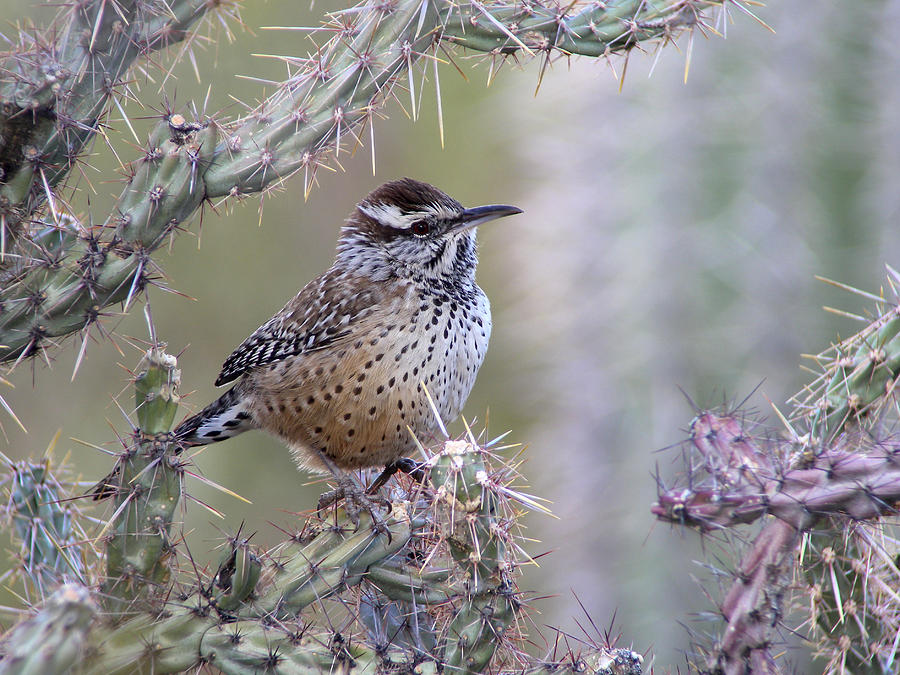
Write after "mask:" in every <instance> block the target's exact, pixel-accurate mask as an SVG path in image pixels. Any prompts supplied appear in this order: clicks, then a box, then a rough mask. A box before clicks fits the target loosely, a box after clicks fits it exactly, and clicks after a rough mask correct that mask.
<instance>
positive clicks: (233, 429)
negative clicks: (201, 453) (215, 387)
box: [175, 388, 254, 445]
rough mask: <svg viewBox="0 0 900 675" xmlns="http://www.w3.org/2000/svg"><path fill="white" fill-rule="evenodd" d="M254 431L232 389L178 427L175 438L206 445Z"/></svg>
mask: <svg viewBox="0 0 900 675" xmlns="http://www.w3.org/2000/svg"><path fill="white" fill-rule="evenodd" d="M253 428H254V427H253V419H252V417H251V416H250V413H249V412H248V411H247V408H246V405H245V403H244V401H243V400H242V397H241V395H240V394H239V393H238V392H236V391H235V389H234V388H232V389H229V390H228V391H226V392H225V393H224V394H222V396H220V397H219V398H218V399H216V400H215V401H213V402H212V403H210V404H209V405H208V406H206V407H205V408H204V409H203V410H201V411H200V412H199V413H197V414H196V415H194V416H193V417H189V418H188V419H186V420H185V421H184V422H182V423H181V424H179V425H178V427H177V428H176V429H175V438H176V439H177V440H178V441H181V442H182V443H185V444H186V445H208V444H210V443H218V442H219V441H224V440H225V439H226V438H231V437H233V436H237V435H238V434H242V433H244V432H245V431H248V430H249V429H253Z"/></svg>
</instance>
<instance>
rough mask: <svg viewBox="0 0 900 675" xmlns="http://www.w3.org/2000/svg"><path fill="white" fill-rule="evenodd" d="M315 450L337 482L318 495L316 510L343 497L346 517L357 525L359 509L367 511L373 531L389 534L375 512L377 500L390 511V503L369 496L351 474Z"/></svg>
mask: <svg viewBox="0 0 900 675" xmlns="http://www.w3.org/2000/svg"><path fill="white" fill-rule="evenodd" d="M316 452H317V453H318V455H319V459H321V460H322V464H324V465H325V467H326V468H327V469H328V470H329V471H330V472H331V475H332V476H334V480H335V481H336V482H337V487H336V488H335V489H334V490H329V491H328V492H325V493H323V494H322V495H321V496H320V497H319V504H318V510H319V511H323V510H325V509H327V508H328V507H329V506H331V505H332V504H335V503H336V502H338V501H340V500H341V499H343V500H344V508H345V509H346V510H347V517H348V518H349V519H350V522H352V523H353V524H354V525H355V526H356V527H359V513H360V511H368V513H369V515H370V516H372V526H373V528H374V529H375V531H376V532H382V533H385V532H387V533H388V534H389V532H388V529H387V525H386V524H385V522H384V518H382V517H381V515H379V514H378V512H377V511H378V506H379V504H378V503H377V502H379V501H380V502H381V505H383V506H385V505H386V506H387V509H388V511H390V507H391V505H390V503H389V502H387V501H386V500H375V499H372V498H371V497H369V496H368V495H367V494H366V492H365V490H364V489H363V487H362V486H361V485H360V484H359V483H358V482H357V481H356V480H354V478H353V475H352V474H349V473H347V472H345V471H342V470H341V469H339V468H338V466H337V465H336V464H335V463H334V461H332V459H331V458H330V457H328V456H327V455H326V454H325V453H324V452H322V451H321V450H317V451H316Z"/></svg>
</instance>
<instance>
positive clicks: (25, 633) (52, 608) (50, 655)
mask: <svg viewBox="0 0 900 675" xmlns="http://www.w3.org/2000/svg"><path fill="white" fill-rule="evenodd" d="M96 614H97V606H96V604H95V603H94V601H93V599H92V598H91V593H90V591H89V590H88V589H87V588H85V587H84V586H79V585H76V584H67V585H64V586H60V587H59V588H58V589H57V590H56V592H55V593H54V594H53V595H52V596H51V597H50V598H49V599H48V600H47V601H46V602H45V603H44V605H43V606H42V607H41V608H40V609H39V610H38V612H37V613H36V614H35V615H34V616H32V617H30V618H28V619H27V620H25V621H23V622H21V623H19V624H18V625H17V626H16V627H15V628H13V629H12V630H11V631H10V632H9V633H7V634H6V635H5V636H3V642H2V643H0V654H2V658H0V675H63V674H64V673H70V672H71V669H72V665H73V664H75V663H78V661H79V660H80V658H81V656H82V652H83V650H84V646H85V642H86V639H87V635H88V632H89V630H90V628H91V625H92V622H93V620H94V617H95V616H96Z"/></svg>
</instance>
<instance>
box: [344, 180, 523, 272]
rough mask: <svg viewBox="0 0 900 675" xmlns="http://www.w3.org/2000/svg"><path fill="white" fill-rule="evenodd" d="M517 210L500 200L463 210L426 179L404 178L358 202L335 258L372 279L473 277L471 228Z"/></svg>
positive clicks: (520, 211)
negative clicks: (424, 180)
mask: <svg viewBox="0 0 900 675" xmlns="http://www.w3.org/2000/svg"><path fill="white" fill-rule="evenodd" d="M515 213H522V210H521V209H518V208H516V207H515V206H505V205H501V204H495V205H491V206H476V207H475V208H471V209H467V208H464V207H463V206H462V204H460V203H459V202H458V201H456V200H455V199H453V198H452V197H450V196H449V195H447V194H445V193H443V192H441V191H440V190H438V189H437V188H436V187H433V186H431V185H429V184H428V183H422V182H420V181H417V180H413V179H411V178H402V179H400V180H396V181H391V182H390V183H385V184H384V185H382V186H381V187H379V188H376V189H375V190H373V191H372V192H371V193H369V195H367V196H366V198H365V199H363V200H362V201H361V202H360V203H359V204H357V206H356V209H355V210H354V212H353V213H352V214H351V215H350V217H349V218H348V219H347V223H346V225H345V226H344V228H343V230H342V232H341V238H340V241H339V242H338V260H339V261H340V262H342V263H344V264H346V265H348V266H351V268H352V269H354V270H356V271H357V272H359V273H360V274H363V275H366V276H371V277H373V278H374V279H375V280H378V279H384V278H387V277H388V276H391V275H398V276H403V277H409V278H420V279H434V280H441V279H443V280H448V281H449V280H451V279H459V278H460V277H461V276H462V277H464V278H467V279H468V278H471V279H474V276H475V266H476V264H477V262H478V261H477V258H476V251H475V228H476V227H477V226H478V225H480V224H481V223H486V222H488V221H489V220H494V219H496V218H502V217H504V216H510V215H513V214H515Z"/></svg>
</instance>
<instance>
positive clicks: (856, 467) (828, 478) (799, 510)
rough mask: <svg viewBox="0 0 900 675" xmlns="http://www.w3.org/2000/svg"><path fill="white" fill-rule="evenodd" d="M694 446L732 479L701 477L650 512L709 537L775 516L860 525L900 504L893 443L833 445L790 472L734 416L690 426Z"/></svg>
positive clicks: (801, 525)
mask: <svg viewBox="0 0 900 675" xmlns="http://www.w3.org/2000/svg"><path fill="white" fill-rule="evenodd" d="M691 440H692V443H693V444H694V447H695V448H698V449H700V451H701V456H702V457H703V458H704V460H705V462H706V465H705V466H709V465H711V464H715V465H716V466H723V467H730V468H729V469H728V474H727V475H726V474H725V473H722V472H720V473H719V476H718V480H715V481H704V480H702V479H701V477H700V476H699V475H697V476H694V478H693V479H692V480H691V481H689V483H690V485H691V487H690V488H688V489H684V488H681V487H675V488H672V489H667V490H663V491H661V492H660V494H659V495H658V499H657V503H656V504H654V505H653V507H652V512H653V514H654V515H656V517H657V518H659V519H660V520H664V521H668V522H673V523H679V524H682V525H688V526H695V527H698V528H699V529H701V530H704V531H711V530H716V529H719V528H723V527H733V526H735V525H739V524H745V523H752V522H754V521H756V520H758V519H760V518H762V517H764V516H766V515H772V516H775V517H777V518H779V519H780V520H783V521H784V522H786V523H788V524H790V525H793V526H794V527H795V528H797V529H800V530H808V529H810V528H812V527H813V526H814V525H815V524H816V523H817V522H818V521H819V520H820V519H821V518H823V517H824V516H826V515H829V514H835V515H846V516H849V517H850V518H853V519H855V520H870V519H874V518H877V517H878V516H880V515H883V514H893V513H895V511H896V509H895V508H894V504H896V503H897V501H898V500H900V446H898V444H897V443H896V441H895V440H893V439H888V440H886V441H884V442H880V443H877V442H868V443H864V442H862V439H852V438H851V439H850V440H851V442H852V443H854V445H852V446H850V449H848V447H847V441H846V439H843V438H841V439H836V440H835V441H834V442H833V444H830V445H828V446H826V447H823V448H821V449H819V451H818V452H816V453H815V455H812V454H811V455H810V457H809V458H808V461H807V462H805V463H804V464H803V465H801V466H799V467H797V468H792V469H786V470H785V469H780V468H777V467H775V466H773V465H772V464H771V462H769V461H765V460H763V459H762V458H763V457H764V453H763V451H762V446H761V444H760V442H759V441H757V440H756V439H754V437H753V432H752V431H751V430H749V429H747V428H746V426H745V425H744V423H743V421H742V420H741V419H740V418H739V417H738V416H736V415H728V414H716V413H711V412H705V413H701V414H700V415H699V416H698V417H697V418H696V419H695V420H694V422H693V423H692V425H691ZM735 449H741V450H743V449H751V452H750V453H744V452H741V453H736V452H735ZM738 456H739V457H741V458H742V459H740V460H736V457H738ZM748 457H749V458H750V459H749V461H748V460H747V458H748ZM698 468H699V467H698ZM705 470H706V469H705V468H703V469H701V471H705Z"/></svg>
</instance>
